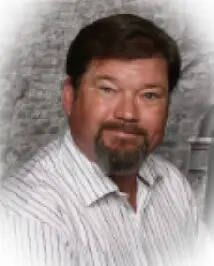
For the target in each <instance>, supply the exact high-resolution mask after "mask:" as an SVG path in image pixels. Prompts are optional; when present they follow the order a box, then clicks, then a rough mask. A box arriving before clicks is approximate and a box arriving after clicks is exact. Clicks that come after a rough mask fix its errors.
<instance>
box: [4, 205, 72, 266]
mask: <svg viewBox="0 0 214 266" xmlns="http://www.w3.org/2000/svg"><path fill="white" fill-rule="evenodd" d="M0 265H4V266H68V265H69V266H70V265H77V264H76V263H75V258H74V256H72V252H71V248H70V245H69V242H68V240H67V239H66V237H65V236H64V235H63V234H62V233H60V232H58V231H57V230H56V229H55V228H51V227H50V226H49V225H47V224H45V223H43V222H41V221H38V220H36V219H34V218H32V217H21V216H20V215H19V214H16V213H14V212H12V211H8V210H7V209H4V208H1V210H0Z"/></svg>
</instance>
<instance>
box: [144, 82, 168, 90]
mask: <svg viewBox="0 0 214 266" xmlns="http://www.w3.org/2000/svg"><path fill="white" fill-rule="evenodd" d="M145 87H146V88H147V89H156V88H161V89H163V90H167V88H166V87H165V86H163V85H161V84H160V83H147V84H145Z"/></svg>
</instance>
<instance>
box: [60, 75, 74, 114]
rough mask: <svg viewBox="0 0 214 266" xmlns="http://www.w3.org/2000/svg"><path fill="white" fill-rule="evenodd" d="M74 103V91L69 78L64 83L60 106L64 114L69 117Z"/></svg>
mask: <svg viewBox="0 0 214 266" xmlns="http://www.w3.org/2000/svg"><path fill="white" fill-rule="evenodd" d="M73 101H74V91H73V86H72V82H71V78H70V77H68V78H67V79H66V80H65V82H64V88H63V99H62V105H63V109H64V111H65V113H66V114H67V115H68V116H69V115H70V114H71V109H72V106H73Z"/></svg>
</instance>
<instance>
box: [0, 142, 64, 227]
mask: <svg viewBox="0 0 214 266" xmlns="http://www.w3.org/2000/svg"><path fill="white" fill-rule="evenodd" d="M59 148H60V143H59V140H58V139H56V140H54V141H52V142H51V143H49V144H48V145H47V146H45V147H42V148H40V149H39V150H38V152H37V153H36V154H35V155H34V156H33V157H32V159H30V160H29V161H27V162H26V163H24V165H23V166H21V167H20V168H18V169H17V170H15V171H14V172H13V173H12V174H10V175H9V176H7V177H6V178H4V179H3V180H2V182H1V188H0V209H1V212H2V213H4V212H8V213H13V214H14V215H15V214H16V215H18V216H22V217H26V218H30V219H35V220H38V221H42V222H44V223H54V224H55V225H54V226H57V227H60V217H59V212H58V210H57V204H56V198H57V193H58V192H57V190H55V189H54V184H53V183H52V179H54V178H55V176H57V173H56V171H55V172H54V168H55V169H57V164H58V160H59V159H58V156H57V154H58V153H57V152H58V151H59Z"/></svg>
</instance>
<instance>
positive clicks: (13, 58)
mask: <svg viewBox="0 0 214 266" xmlns="http://www.w3.org/2000/svg"><path fill="white" fill-rule="evenodd" d="M9 2H11V1H8V3H9ZM12 2H13V1H12ZM208 2H209V1H199V0H198V1H196V0H195V1H193V0H192V1H191V0H180V1H176V0H139V1H137V0H136V1H134V0H133V1H130V0H91V1H89V0H79V1H78V0H70V1H68V0H24V1H23V3H22V4H21V1H20V4H19V5H18V4H16V5H14V4H13V3H10V5H9V8H8V7H7V8H6V6H5V8H2V7H3V5H6V4H7V3H6V1H5V4H0V8H1V10H2V11H1V12H0V15H2V14H3V15H4V19H5V20H4V22H2V23H1V26H0V95H1V105H0V108H1V109H0V116H1V117H0V126H1V127H0V130H1V134H0V155H1V159H0V162H1V174H3V173H5V171H6V170H7V169H13V168H14V167H15V165H16V164H17V163H22V162H23V161H24V160H26V159H28V158H30V156H31V155H32V154H33V153H34V152H36V150H37V149H38V148H39V147H40V146H42V145H44V144H46V143H47V142H49V141H50V140H51V139H52V138H53V137H54V136H55V135H56V134H57V133H58V132H59V131H60V130H61V129H62V128H63V126H64V125H65V123H66V120H65V117H64V113H63V111H62V107H61V89H62V81H63V79H64V77H65V75H64V63H65V56H66V52H67V48H68V46H69V43H70V42H71V40H72V39H73V38H74V36H75V35H76V34H77V32H78V30H79V28H80V27H82V26H83V25H85V24H87V23H88V22H91V21H93V20H94V19H96V18H99V17H101V16H104V15H107V14H112V13H116V12H120V13H124V12H126V13H134V14H138V15H142V16H144V17H146V18H149V19H151V20H153V21H154V22H156V23H157V24H158V25H159V26H161V27H163V28H164V29H165V30H166V31H167V32H168V33H170V34H171V35H172V36H173V37H174V38H175V39H176V40H177V42H178V45H179V48H180V51H181V55H182V59H183V65H182V78H181V80H180V83H179V85H178V87H177V89H176V90H175V92H174V93H173V96H172V102H171V106H170V117H169V121H168V125H167V130H166V136H165V139H164V142H163V145H162V146H161V147H159V149H158V150H157V152H159V153H162V154H163V155H164V156H165V157H166V158H168V159H169V160H170V161H172V162H173V163H175V164H176V165H177V166H178V167H179V168H180V169H181V171H182V172H183V173H185V174H187V173H188V159H189V147H190V146H189V143H188V138H189V137H191V136H197V135H198V131H199V126H200V121H201V119H202V117H203V116H204V114H205V112H206V111H207V110H208V108H209V107H210V106H211V104H212V103H213V101H214V100H213V98H214V97H213V93H212V90H213V87H212V86H213V79H214V77H213V75H212V69H213V66H214V45H213V44H214V37H213V36H212V34H211V35H210V33H212V30H211V28H212V24H209V22H211V19H209V18H210V17H209V12H208V11H209V10H210V7H209V6H208ZM1 5H2V6H1ZM206 7H207V8H206ZM0 22H1V21H0ZM191 182H192V185H193V188H195V191H196V192H198V191H199V190H198V187H197V184H198V183H197V181H194V180H191ZM194 182H196V185H195V184H194ZM196 194H197V193H196ZM197 197H198V198H200V197H201V196H200V195H199V194H197Z"/></svg>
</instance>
